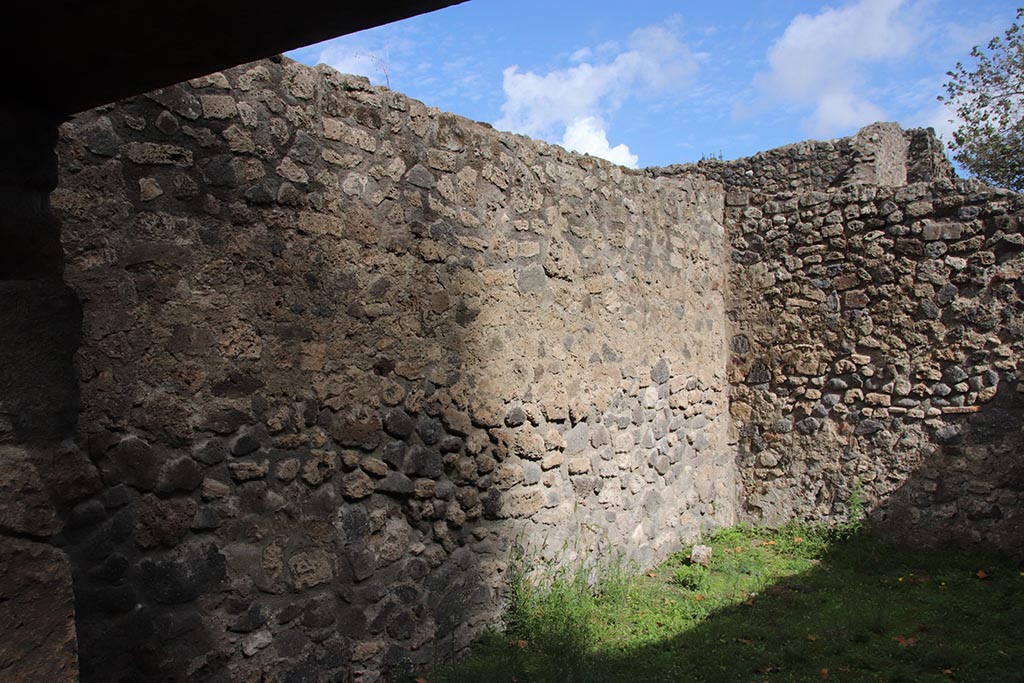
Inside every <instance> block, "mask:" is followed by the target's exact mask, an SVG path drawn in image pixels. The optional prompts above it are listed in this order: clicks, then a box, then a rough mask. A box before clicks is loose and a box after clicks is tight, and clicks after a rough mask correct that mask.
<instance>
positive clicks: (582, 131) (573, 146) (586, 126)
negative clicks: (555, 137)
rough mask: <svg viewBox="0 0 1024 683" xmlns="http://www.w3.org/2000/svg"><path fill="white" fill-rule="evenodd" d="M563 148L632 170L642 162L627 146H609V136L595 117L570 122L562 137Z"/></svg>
mask: <svg viewBox="0 0 1024 683" xmlns="http://www.w3.org/2000/svg"><path fill="white" fill-rule="evenodd" d="M562 146H563V147H565V148H566V149H569V150H572V151H574V152H579V153H581V154H590V155H593V156H595V157H601V158H602V159H607V160H608V161H611V162H613V163H616V164H620V165H622V166H629V167H630V168H636V165H637V162H638V161H640V157H638V156H637V155H635V154H632V153H631V152H630V151H629V147H627V146H626V145H615V146H614V147H611V146H610V145H609V144H608V135H607V134H606V133H605V131H604V124H603V123H602V122H601V120H600V119H598V118H596V117H594V116H587V117H585V118H582V119H575V120H573V121H570V122H569V125H567V126H566V128H565V135H563V136H562Z"/></svg>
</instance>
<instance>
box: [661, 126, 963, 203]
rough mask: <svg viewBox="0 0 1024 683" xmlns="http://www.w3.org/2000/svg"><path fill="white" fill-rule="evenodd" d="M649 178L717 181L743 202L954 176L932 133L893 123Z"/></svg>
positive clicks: (663, 170)
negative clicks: (752, 197) (750, 197)
mask: <svg viewBox="0 0 1024 683" xmlns="http://www.w3.org/2000/svg"><path fill="white" fill-rule="evenodd" d="M648 172H649V173H650V174H651V175H653V176H655V177H673V178H682V177H691V176H698V177H703V178H705V179H708V180H714V181H717V182H719V183H721V184H722V185H723V186H724V187H725V188H726V190H727V191H730V192H732V193H734V194H735V195H737V196H738V197H741V198H742V197H745V196H746V193H745V192H744V191H753V192H756V193H759V194H765V195H769V196H770V195H774V194H776V193H780V192H800V191H809V190H829V189H837V188H840V187H844V186H846V185H852V184H861V185H868V184H870V185H879V186H883V187H900V186H902V185H906V184H907V183H915V182H932V181H935V180H951V179H953V178H954V177H955V176H956V173H955V172H954V170H953V167H952V165H950V163H949V160H948V159H946V155H945V154H944V152H943V149H942V143H941V142H940V141H939V140H938V139H937V138H936V137H935V135H934V133H933V132H932V131H931V130H930V129H928V130H924V129H920V128H916V129H912V130H907V131H904V130H903V129H902V128H900V127H899V126H898V125H897V124H895V123H875V124H872V125H870V126H867V127H865V128H863V129H861V130H860V132H858V133H857V135H855V136H853V137H848V138H839V139H836V140H825V141H818V140H807V141H804V142H798V143H796V144H793V145H786V146H785V147H779V148H777V149H771V150H768V151H765V152H758V153H757V154H755V155H754V156H752V157H745V158H742V159H735V160H732V161H724V160H721V159H704V160H701V161H699V162H697V163H693V164H680V165H675V166H668V167H664V168H651V169H648ZM737 201H743V200H742V199H740V200H737Z"/></svg>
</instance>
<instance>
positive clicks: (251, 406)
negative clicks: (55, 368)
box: [53, 60, 737, 681]
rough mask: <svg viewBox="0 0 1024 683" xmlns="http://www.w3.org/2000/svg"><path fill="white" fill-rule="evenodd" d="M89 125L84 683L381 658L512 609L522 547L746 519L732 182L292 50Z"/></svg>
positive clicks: (456, 635) (446, 642)
mask: <svg viewBox="0 0 1024 683" xmlns="http://www.w3.org/2000/svg"><path fill="white" fill-rule="evenodd" d="M61 134H62V141H61V144H60V148H59V152H60V157H61V182H60V188H59V189H58V190H57V192H56V193H55V194H54V197H53V202H54V205H55V207H56V208H57V209H58V210H59V211H60V213H61V214H62V218H63V221H64V240H63V241H64V247H65V251H66V257H67V272H66V278H67V280H68V282H69V283H70V284H71V285H72V286H73V287H74V288H75V289H76V290H77V292H78V295H79V296H80V298H81V300H82V306H83V312H84V316H83V317H84V320H83V340H82V346H81V350H80V352H79V354H78V358H77V365H78V370H79V375H80V381H81V415H80V420H79V436H78V443H79V444H80V446H81V448H83V449H84V450H86V451H87V452H88V453H89V456H90V457H91V459H92V461H93V463H94V464H95V466H96V468H97V469H98V472H99V473H100V475H101V477H102V482H103V483H102V487H101V490H100V491H99V492H98V493H96V494H95V495H91V496H88V497H85V498H84V499H81V500H76V501H71V504H69V505H68V506H67V509H66V510H63V511H62V512H63V514H64V516H65V517H66V520H67V526H66V529H65V531H64V532H63V534H62V536H61V537H60V543H61V545H63V547H64V548H65V550H66V551H67V553H68V555H69V556H70V558H71V562H72V565H73V568H74V575H75V592H76V600H77V608H78V619H79V621H78V633H79V638H80V642H81V659H82V680H84V681H100V680H102V681H122V680H147V681H160V680H185V679H187V680H196V681H201V680H224V681H228V680H230V681H243V680H245V681H249V680H275V681H315V680H324V681H326V680H347V678H346V676H353V677H355V678H356V679H358V680H374V679H375V678H376V676H377V672H379V671H380V670H381V668H382V667H387V666H388V665H391V664H394V663H396V662H398V661H400V660H403V659H409V660H411V661H412V662H415V663H419V664H422V663H425V662H429V661H431V660H432V659H434V658H439V657H445V656H448V655H450V654H452V653H453V652H457V651H459V650H461V649H462V648H463V647H464V646H465V645H466V644H467V642H468V640H469V638H470V637H471V636H472V635H473V634H474V633H476V632H477V631H478V630H479V628H480V627H481V626H482V625H483V624H484V623H485V622H486V621H487V620H493V619H494V618H495V616H496V613H497V608H498V606H499V604H500V588H501V586H502V572H503V570H504V568H505V563H506V560H507V558H508V550H509V547H510V545H511V544H512V543H521V544H524V545H527V546H528V547H529V548H530V549H531V550H533V551H535V552H539V553H541V554H543V555H544V556H546V557H549V558H555V557H558V558H561V559H568V560H570V561H571V560H572V559H573V557H574V555H576V554H579V555H583V556H585V555H586V554H589V553H590V552H592V551H593V550H595V549H597V548H605V549H607V548H616V549H619V550H622V551H625V553H626V555H627V556H628V557H629V558H630V559H632V560H635V561H636V562H637V563H638V564H639V565H641V566H648V565H650V564H652V563H654V562H656V561H657V560H659V559H661V558H663V557H665V556H666V555H667V553H668V552H670V551H671V550H673V549H675V548H676V547H678V544H679V543H680V541H681V540H682V539H687V538H692V537H693V536H694V535H695V534H696V533H697V532H698V531H699V530H701V529H705V528H708V527H710V526H713V525H718V524H728V523H731V522H733V521H734V519H735V515H734V510H735V507H736V501H735V492H736V488H737V487H736V483H735V480H736V472H735V468H736V464H735V457H734V453H735V448H734V445H732V444H730V443H729V415H728V398H727V382H726V372H727V360H728V332H727V323H726V316H725V311H726V302H725V287H726V282H725V277H726V264H725V259H726V256H727V245H726V241H725V234H724V231H723V229H722V225H721V223H722V211H723V195H722V192H721V188H720V186H719V185H718V184H716V183H712V182H708V181H704V180H700V179H681V180H678V179H677V180H669V179H652V178H649V177H647V176H645V175H644V174H641V173H638V172H631V171H628V170H625V169H622V168H619V167H615V166H613V165H611V164H608V163H605V162H601V161H597V160H594V159H591V158H583V157H579V156H576V155H573V154H570V153H567V152H565V151H564V150H562V149H560V148H557V147H550V146H547V145H545V144H543V143H538V142H534V141H530V140H527V139H525V138H522V137H516V136H512V135H508V134H501V133H497V132H495V131H493V130H492V129H490V128H488V127H486V126H484V125H482V124H476V123H472V122H469V121H466V120H463V119H460V118H458V117H455V116H453V115H449V114H443V113H440V112H438V111H436V110H432V109H429V108H427V107H425V106H423V105H422V104H420V103H418V102H415V101H411V100H409V99H407V98H405V97H402V96H401V95H398V94H396V93H393V92H390V91H387V90H385V89H377V88H371V87H370V86H369V84H368V83H367V82H366V81H365V80H361V79H356V78H352V77H346V76H341V75H339V74H337V73H335V72H333V71H331V70H329V69H324V68H317V69H310V68H307V67H304V66H300V65H298V64H295V63H292V62H288V61H286V60H285V61H282V60H276V61H273V60H271V61H264V62H260V63H256V64H253V65H249V66H244V67H239V68H237V69H234V70H231V71H229V72H225V73H220V74H214V75H211V76H209V77H205V78H201V79H197V80H194V81H191V82H190V83H187V84H183V85H181V86H176V87H173V88H168V89H165V90H163V91H159V92H156V93H152V94H151V95H149V96H147V97H140V98H136V99H132V100H128V101H125V102H123V103H120V104H118V105H117V106H116V107H107V108H102V109H100V110H96V111H93V112H90V113H88V114H84V115H82V116H80V117H78V118H76V119H75V120H74V121H72V122H71V123H69V124H67V125H66V126H64V127H63V128H62V131H61ZM261 676H264V678H262V679H261ZM268 676H269V678H268Z"/></svg>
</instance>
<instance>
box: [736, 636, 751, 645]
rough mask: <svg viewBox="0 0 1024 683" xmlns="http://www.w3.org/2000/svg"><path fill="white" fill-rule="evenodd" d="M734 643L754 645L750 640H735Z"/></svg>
mask: <svg viewBox="0 0 1024 683" xmlns="http://www.w3.org/2000/svg"><path fill="white" fill-rule="evenodd" d="M736 642H738V643H743V644H744V645H753V644H754V641H752V640H751V639H750V638H737V639H736Z"/></svg>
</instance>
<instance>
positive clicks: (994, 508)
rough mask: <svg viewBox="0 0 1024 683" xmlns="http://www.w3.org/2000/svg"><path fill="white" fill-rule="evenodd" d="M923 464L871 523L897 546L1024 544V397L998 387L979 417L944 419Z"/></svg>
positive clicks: (1008, 384)
mask: <svg viewBox="0 0 1024 683" xmlns="http://www.w3.org/2000/svg"><path fill="white" fill-rule="evenodd" d="M934 439H935V442H936V443H935V445H933V446H930V447H929V448H928V452H927V453H926V454H925V455H924V457H923V458H922V459H921V463H920V465H919V467H918V468H917V469H916V470H915V471H914V472H913V473H912V474H911V475H910V476H909V477H908V478H907V480H906V481H905V482H903V483H902V484H901V485H900V486H899V487H898V488H897V489H896V490H895V491H893V492H892V493H890V494H889V495H888V497H887V498H886V499H885V500H882V501H878V505H877V507H876V508H875V510H874V511H873V512H872V519H873V521H874V522H875V523H876V524H877V526H878V528H879V531H880V532H881V533H883V534H884V535H885V536H886V537H887V538H890V539H893V540H894V541H899V542H907V543H913V544H915V545H928V546H934V545H941V544H942V543H946V542H949V541H950V540H953V541H958V542H960V543H964V544H979V543H984V544H985V545H992V546H995V547H998V548H1003V549H1005V550H1008V551H1014V550H1017V549H1020V548H1021V547H1024V394H1022V393H1021V392H1020V391H1018V390H1017V388H1016V387H1015V386H1013V383H1012V382H1010V381H1004V382H1001V383H1000V384H999V387H998V391H997V392H996V394H995V396H994V398H993V399H992V400H991V401H990V402H989V403H987V404H985V405H984V406H980V410H978V411H977V412H975V413H970V414H966V415H962V416H959V418H958V419H956V420H955V421H954V420H947V422H946V424H944V425H943V426H941V427H938V428H937V429H936V430H935V431H934Z"/></svg>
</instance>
